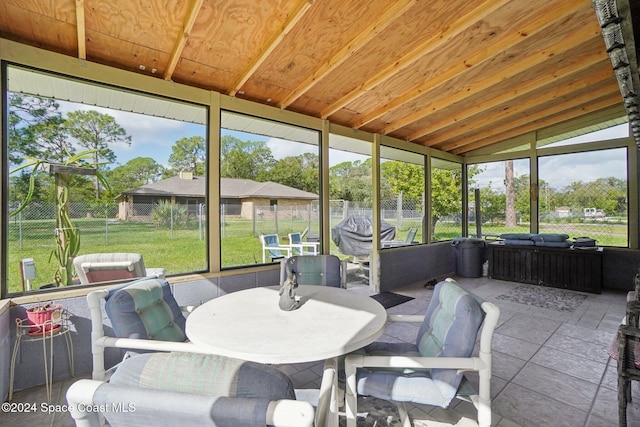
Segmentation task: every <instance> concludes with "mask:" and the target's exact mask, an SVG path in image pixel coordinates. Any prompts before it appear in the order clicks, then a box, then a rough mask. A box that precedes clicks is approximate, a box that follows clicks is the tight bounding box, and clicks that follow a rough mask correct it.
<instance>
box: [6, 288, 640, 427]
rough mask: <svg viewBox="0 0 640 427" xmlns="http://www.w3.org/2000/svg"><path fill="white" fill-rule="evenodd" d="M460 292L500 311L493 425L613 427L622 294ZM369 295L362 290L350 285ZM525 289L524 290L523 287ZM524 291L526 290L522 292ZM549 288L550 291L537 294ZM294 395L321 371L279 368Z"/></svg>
mask: <svg viewBox="0 0 640 427" xmlns="http://www.w3.org/2000/svg"><path fill="white" fill-rule="evenodd" d="M457 280H458V282H459V283H460V284H461V285H462V286H463V287H465V288H467V289H469V290H471V291H473V292H475V293H476V294H478V295H479V296H481V297H483V298H484V299H486V300H489V301H492V302H494V303H496V304H497V305H498V307H500V310H501V316H500V322H499V325H498V328H497V329H496V334H495V335H494V340H493V350H494V353H493V354H494V356H493V361H494V365H493V366H494V371H493V378H492V382H491V394H492V398H493V403H492V405H493V406H492V408H493V413H494V414H493V423H492V424H493V425H496V426H501V427H511V426H541V427H542V426H544V427H547V426H553V427H559V426H571V427H574V426H575V427H582V426H585V427H586V426H589V427H596V426H617V425H618V410H617V407H618V404H617V375H616V362H615V361H613V360H611V359H610V358H609V357H608V355H607V348H608V346H609V343H610V341H611V339H612V337H613V335H614V332H615V330H616V329H617V327H618V325H619V323H620V320H621V319H622V318H623V316H624V312H625V305H626V302H625V301H626V292H623V291H612V290H605V291H603V293H602V294H601V295H593V294H581V293H576V294H577V295H584V296H585V297H584V300H583V301H581V302H579V303H578V304H577V305H576V306H575V307H574V311H573V312H571V311H560V309H559V308H558V307H554V308H541V307H535V306H530V305H527V304H522V303H516V302H508V301H505V300H503V299H500V298H497V297H499V296H503V295H505V294H507V293H510V292H512V290H513V289H514V288H516V287H522V286H525V287H526V286H529V285H522V284H519V283H512V282H505V281H499V280H491V279H487V278H484V277H483V278H478V279H469V278H458V279H457ZM349 289H350V290H352V291H353V292H359V293H365V294H368V293H369V289H368V287H364V286H358V285H354V286H349ZM521 289H523V288H521ZM524 289H525V290H526V288H524ZM543 289H548V288H543ZM395 292H397V293H401V294H404V295H408V296H412V297H414V298H415V299H414V300H411V301H409V302H406V303H404V304H401V305H398V306H396V307H392V308H390V309H389V310H388V313H390V314H423V313H424V311H425V309H426V307H427V305H428V302H429V300H430V299H431V295H432V290H430V289H427V288H425V287H424V286H422V285H415V286H410V287H405V288H402V289H398V290H396V291H395ZM416 334H417V327H416V326H412V325H406V324H405V325H401V326H400V325H397V324H396V325H391V326H388V327H387V330H386V331H385V334H384V336H383V337H382V338H381V340H386V341H412V340H414V339H415V336H416ZM282 369H283V370H284V371H285V372H286V373H287V374H288V375H289V376H290V377H291V378H292V380H293V382H294V385H295V386H296V388H316V387H318V385H319V381H320V375H321V372H322V364H321V363H320V362H318V363H310V364H297V365H287V366H283V367H282ZM73 381H74V379H71V380H66V381H61V382H57V383H55V384H54V389H53V396H54V397H53V399H54V401H57V402H59V403H60V404H65V403H66V401H65V398H64V393H65V391H66V388H67V387H68V386H69V384H70V383H71V382H73ZM44 396H45V390H44V386H43V387H37V388H34V389H30V390H25V391H21V392H18V393H15V394H14V401H17V402H34V401H35V402H43V401H45V399H44ZM633 397H634V400H633V402H632V403H630V405H629V409H628V425H629V426H639V425H640V385H639V384H638V383H637V382H634V384H633ZM410 413H411V414H412V416H413V419H414V424H415V426H416V427H423V426H447V425H453V426H466V425H474V424H475V423H474V422H473V421H472V420H473V419H474V418H475V409H474V408H473V406H472V405H471V404H467V403H465V402H459V403H456V404H455V405H453V406H452V408H450V409H447V410H444V409H441V408H436V407H431V406H424V405H413V406H412V407H410ZM0 424H2V425H11V426H12V427H23V426H25V427H26V426H29V427H31V426H33V425H39V426H45V425H47V426H48V425H51V426H71V425H73V423H72V420H71V418H70V416H69V415H68V414H67V413H64V412H63V413H55V414H51V415H48V414H45V413H41V412H36V413H34V414H21V415H19V416H14V415H13V414H11V415H9V414H0Z"/></svg>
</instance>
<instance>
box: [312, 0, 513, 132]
mask: <svg viewBox="0 0 640 427" xmlns="http://www.w3.org/2000/svg"><path fill="white" fill-rule="evenodd" d="M506 3H508V2H507V1H493V0H488V1H485V2H483V3H482V4H481V5H480V6H478V7H477V8H475V9H473V10H471V11H470V12H469V13H467V14H466V15H463V16H461V17H460V18H458V19H457V20H455V21H454V22H452V23H451V24H450V25H448V26H446V28H445V30H444V31H443V32H440V33H437V34H434V35H433V36H432V37H430V38H428V39H427V40H425V41H424V42H423V43H422V44H420V45H419V46H418V47H416V48H415V49H413V50H411V52H409V53H408V54H406V55H404V56H403V57H402V58H400V59H399V60H397V61H395V62H394V63H392V64H390V65H388V66H387V67H385V68H383V69H382V70H380V71H379V72H377V73H376V74H375V75H374V76H373V77H371V78H369V79H368V80H367V81H365V82H364V83H362V84H360V85H358V87H357V88H355V89H354V90H352V91H351V92H349V93H348V94H346V95H345V96H343V97H342V98H340V99H339V100H338V101H336V102H334V103H333V104H332V105H330V106H329V107H327V108H325V109H324V110H322V112H321V114H320V116H321V117H322V118H323V119H326V118H327V117H329V116H330V115H332V114H333V113H335V112H336V111H338V110H339V109H341V108H342V107H344V106H345V105H347V104H349V103H351V102H353V101H354V100H356V99H358V98H359V97H360V96H362V95H363V94H365V93H366V92H367V91H368V90H370V89H372V88H373V87H375V86H377V85H379V84H380V83H382V82H384V81H386V80H387V79H389V78H391V77H393V76H394V75H396V74H397V73H398V72H400V71H402V70H404V69H405V68H407V67H409V66H411V65H413V64H414V63H415V62H416V61H418V60H419V59H420V58H422V57H423V56H424V55H426V54H427V53H429V52H432V51H434V50H436V49H437V48H438V47H440V46H442V45H444V44H445V43H447V42H448V41H450V40H451V39H453V38H454V37H456V36H457V35H458V34H460V33H462V32H463V31H464V30H466V29H467V28H469V27H470V26H471V25H473V24H475V23H476V22H478V21H480V20H482V19H483V18H485V17H486V16H487V15H489V14H490V13H492V12H494V11H495V10H496V9H498V8H500V7H502V6H504V5H505V4H506Z"/></svg>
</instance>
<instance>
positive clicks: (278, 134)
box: [220, 111, 320, 269]
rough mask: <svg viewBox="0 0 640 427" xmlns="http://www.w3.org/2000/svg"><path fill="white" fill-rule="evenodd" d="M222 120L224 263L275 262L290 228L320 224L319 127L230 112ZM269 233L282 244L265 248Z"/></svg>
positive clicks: (294, 230) (298, 230)
mask: <svg viewBox="0 0 640 427" xmlns="http://www.w3.org/2000/svg"><path fill="white" fill-rule="evenodd" d="M221 120H222V125H221V130H220V136H221V137H220V204H221V206H220V212H221V220H220V241H221V243H220V253H221V266H222V268H223V269H224V268H230V267H239V266H245V265H255V264H256V263H262V262H263V260H264V262H267V263H269V262H276V261H278V260H279V259H280V258H281V257H283V256H286V255H287V254H288V252H287V247H288V246H287V245H288V244H289V240H288V239H289V233H301V234H302V235H304V237H303V239H306V238H308V236H309V234H310V230H318V229H319V226H320V217H319V210H318V209H317V206H318V202H319V200H320V185H319V176H320V152H319V147H320V132H319V131H317V130H311V129H306V128H302V127H299V126H294V125H291V124H286V123H280V122H275V121H272V120H267V119H263V118H258V117H253V116H248V115H244V114H239V113H236V112H231V111H222V113H221ZM230 200H236V201H239V203H240V204H241V208H240V214H239V215H237V214H231V212H237V205H238V202H235V203H234V204H228V202H229V201H230ZM264 235H271V236H276V237H277V240H278V242H279V245H277V246H279V247H280V249H274V250H268V249H264V246H263V244H262V241H263V240H264V239H262V238H261V236H264Z"/></svg>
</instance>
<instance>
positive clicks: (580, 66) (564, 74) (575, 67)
mask: <svg viewBox="0 0 640 427" xmlns="http://www.w3.org/2000/svg"><path fill="white" fill-rule="evenodd" d="M597 64H602V52H599V51H598V52H592V53H591V54H589V55H588V56H584V57H581V60H580V61H579V62H577V63H571V64H569V65H567V66H565V67H563V68H561V69H559V70H557V72H555V73H553V74H545V75H543V76H541V77H540V78H538V79H536V80H532V81H530V82H529V83H527V84H525V85H524V86H521V87H518V88H517V89H514V90H512V91H510V92H505V93H503V94H501V95H499V96H495V97H493V98H490V99H487V100H486V101H484V102H479V103H474V104H473V105H467V108H466V109H461V110H456V112H455V114H451V115H446V116H445V117H443V118H442V119H440V120H439V121H430V122H429V124H428V125H426V126H425V127H424V128H422V129H420V130H418V131H415V132H413V133H412V134H410V135H409V136H408V137H407V139H409V140H410V141H414V140H417V139H419V138H422V137H423V136H425V135H428V134H432V133H435V132H437V131H439V130H441V129H444V128H447V127H449V126H457V125H459V124H460V123H461V122H463V121H465V120H469V119H471V118H472V117H474V116H476V115H479V114H482V113H483V112H485V111H488V110H491V109H493V108H495V107H497V106H499V105H502V104H505V103H507V102H510V101H512V100H515V99H519V98H521V97H523V96H525V95H533V94H535V93H536V92H539V91H542V93H544V96H549V95H548V92H547V91H548V90H553V86H554V85H555V84H556V83H557V82H559V81H566V80H568V79H570V78H571V77H572V76H573V75H576V74H579V73H581V72H583V71H585V70H589V69H591V68H593V67H594V66H595V65H597ZM612 74H613V71H612V70H611V67H610V66H609V65H608V64H605V66H604V69H603V70H602V71H600V72H598V74H597V75H591V76H590V79H591V80H590V81H599V80H601V79H603V75H607V76H609V77H610V78H611V77H612ZM558 76H561V77H558ZM590 81H587V80H581V81H580V84H583V85H587V84H590ZM547 87H549V89H547ZM572 87H575V86H569V85H565V86H562V88H564V89H566V90H569V89H570V88H572ZM556 96H557V95H556ZM527 104H528V103H527ZM518 107H519V109H522V108H524V107H525V103H519V104H518ZM509 111H513V110H512V109H510V110H509ZM437 142H439V141H436V142H433V143H432V142H431V140H430V141H429V144H428V145H432V144H434V143H437Z"/></svg>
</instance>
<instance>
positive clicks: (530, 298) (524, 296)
mask: <svg viewBox="0 0 640 427" xmlns="http://www.w3.org/2000/svg"><path fill="white" fill-rule="evenodd" d="M496 299H498V300H502V301H509V302H515V303H518V304H525V305H530V306H534V307H540V308H548V309H550V310H556V311H562V312H566V313H573V312H574V311H576V309H577V308H578V307H580V306H581V305H582V303H583V302H584V300H585V299H587V296H586V295H583V294H580V293H578V292H574V291H565V290H563V289H555V288H548V287H545V286H535V285H520V286H518V287H516V288H514V289H512V290H511V291H509V292H507V293H505V294H501V295H498V296H497V297H496Z"/></svg>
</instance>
